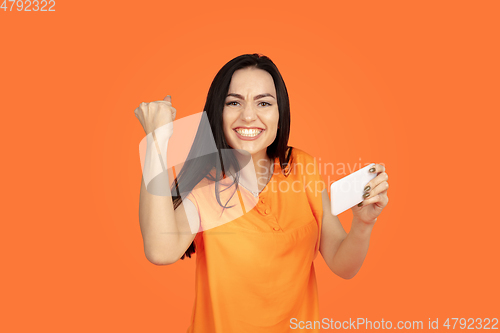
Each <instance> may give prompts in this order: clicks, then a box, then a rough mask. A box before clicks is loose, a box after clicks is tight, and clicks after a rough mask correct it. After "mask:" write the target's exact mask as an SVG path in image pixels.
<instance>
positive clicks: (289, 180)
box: [187, 148, 325, 333]
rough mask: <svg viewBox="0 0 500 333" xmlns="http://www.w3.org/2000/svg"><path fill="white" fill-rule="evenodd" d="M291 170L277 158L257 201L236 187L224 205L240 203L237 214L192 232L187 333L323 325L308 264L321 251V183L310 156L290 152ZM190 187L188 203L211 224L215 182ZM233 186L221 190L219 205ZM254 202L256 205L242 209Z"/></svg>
mask: <svg viewBox="0 0 500 333" xmlns="http://www.w3.org/2000/svg"><path fill="white" fill-rule="evenodd" d="M291 165H292V169H291V173H290V174H289V175H288V176H287V177H286V176H285V175H283V174H282V173H281V168H280V165H279V159H278V158H276V159H275V161H274V173H273V175H272V177H271V179H270V181H269V182H268V184H267V185H266V187H265V188H264V189H263V190H262V192H260V194H259V196H258V198H255V197H254V196H253V194H251V193H250V191H248V190H246V189H245V188H243V187H242V186H241V185H240V186H239V189H238V191H237V192H236V193H235V194H234V196H233V197H232V199H231V200H230V201H229V203H228V204H227V205H233V204H236V207H238V205H239V206H243V208H242V215H241V216H240V217H238V218H236V219H234V220H232V221H230V222H227V223H224V224H222V225H219V226H216V227H213V228H209V229H208V228H207V229H206V230H203V231H202V232H199V233H198V234H197V235H196V237H195V240H194V242H195V245H196V256H195V257H196V278H195V280H196V283H195V284H196V285H195V302H194V307H193V313H192V317H191V324H190V326H189V329H188V331H187V332H188V333H199V332H203V333H215V332H216V333H234V332H238V333H247V332H248V333H261V332H262V333H263V332H266V333H267V332H269V333H270V332H272V333H281V332H289V331H291V328H292V327H295V324H294V323H298V322H299V321H314V320H318V321H319V320H320V319H319V309H318V291H317V286H316V275H315V270H314V263H313V260H314V259H315V258H316V256H317V254H318V251H319V241H320V235H321V222H322V217H323V204H322V198H321V192H322V190H323V189H324V188H325V185H324V182H323V178H322V176H321V174H320V172H319V168H318V166H317V163H316V160H315V159H314V158H313V157H312V156H311V155H309V154H307V153H305V152H304V151H302V150H300V149H297V148H293V150H292V158H291ZM225 180H227V181H230V183H232V180H230V179H229V178H224V179H223V180H222V182H224V181H225ZM212 183H213V182H212ZM195 189H196V190H193V191H192V192H191V193H190V194H189V195H188V196H187V198H188V199H190V200H191V201H192V202H193V203H194V204H195V206H196V208H197V209H198V212H199V216H200V221H201V223H202V224H204V223H208V224H209V223H210V221H208V220H209V219H210V217H211V216H214V211H217V209H218V208H220V209H221V210H222V207H220V206H219V204H218V203H217V201H216V199H215V185H214V184H211V183H210V182H209V181H208V180H207V179H206V178H205V179H203V180H202V181H201V182H200V183H199V184H198V185H197V187H195ZM222 189H223V187H222V186H221V187H220V190H222ZM233 189H234V187H232V188H231V189H230V190H226V191H224V192H222V193H221V197H220V198H221V202H222V203H223V204H225V203H226V201H227V200H228V199H229V198H230V194H231V193H232V192H234V190H233ZM227 192H231V193H229V194H226V193H227ZM251 199H254V200H255V201H254V204H252V205H251V206H250V207H252V208H251V209H250V210H248V211H246V210H245V203H247V202H248V200H250V201H251ZM214 203H215V204H214ZM255 203H256V204H255ZM214 207H215V208H214ZM233 212H234V209H233ZM294 318H295V319H294ZM291 320H294V321H293V322H292V321H291ZM293 331H300V330H298V329H297V330H295V329H294V330H293ZM307 332H319V330H317V331H316V330H311V329H308V330H307Z"/></svg>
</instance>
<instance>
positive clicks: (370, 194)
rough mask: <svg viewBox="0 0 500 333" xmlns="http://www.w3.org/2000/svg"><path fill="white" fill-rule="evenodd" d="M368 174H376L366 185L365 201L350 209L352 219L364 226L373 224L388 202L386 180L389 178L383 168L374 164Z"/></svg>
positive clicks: (387, 184)
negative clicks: (364, 224) (362, 223)
mask: <svg viewBox="0 0 500 333" xmlns="http://www.w3.org/2000/svg"><path fill="white" fill-rule="evenodd" d="M370 172H374V173H375V172H376V173H377V176H376V177H375V178H373V179H372V180H370V181H369V182H368V184H366V186H365V194H364V196H366V197H365V199H364V200H363V201H362V202H360V203H359V204H358V205H356V206H354V207H352V208H351V210H352V213H353V218H354V219H357V220H359V221H361V222H364V223H366V224H373V223H375V221H376V220H377V217H378V216H379V215H380V213H381V212H382V209H384V207H385V206H387V203H388V202H389V198H388V197H387V189H388V188H389V183H388V182H387V180H388V179H389V176H388V175H387V173H386V172H385V167H384V166H383V165H380V164H375V166H374V167H373V168H370Z"/></svg>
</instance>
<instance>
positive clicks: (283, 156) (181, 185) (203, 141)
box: [171, 53, 293, 259]
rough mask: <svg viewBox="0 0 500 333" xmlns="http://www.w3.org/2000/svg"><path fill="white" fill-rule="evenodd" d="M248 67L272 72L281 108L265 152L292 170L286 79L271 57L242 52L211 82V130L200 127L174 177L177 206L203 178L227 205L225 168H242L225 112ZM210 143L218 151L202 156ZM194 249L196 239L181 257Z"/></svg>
mask: <svg viewBox="0 0 500 333" xmlns="http://www.w3.org/2000/svg"><path fill="white" fill-rule="evenodd" d="M247 67H253V68H257V69H262V70H265V71H267V72H268V73H269V74H271V76H272V78H273V80H274V86H275V88H276V94H277V96H276V97H277V102H278V110H279V126H278V133H277V135H276V139H275V140H274V142H273V143H272V144H271V145H269V146H268V147H267V150H266V153H267V156H268V157H269V158H271V160H272V161H274V159H275V158H276V157H278V159H279V163H280V167H281V170H282V173H283V174H284V175H285V176H287V175H288V173H289V172H290V169H289V168H288V170H287V167H288V166H289V165H290V164H291V161H290V157H291V156H292V149H293V147H289V146H288V138H289V135H290V100H289V98H288V92H287V89H286V85H285V81H283V78H282V77H281V74H280V72H279V70H278V68H277V67H276V65H275V64H274V63H273V62H272V61H271V59H269V58H268V57H266V56H264V55H262V54H258V53H254V54H243V55H240V56H238V57H236V58H234V59H232V60H231V61H229V62H228V63H227V64H225V65H224V66H223V67H222V68H221V69H220V70H219V72H218V73H217V75H216V76H215V78H214V80H213V81H212V84H211V85H210V89H209V91H208V95H207V101H206V103H205V107H204V108H203V110H204V111H205V112H206V116H207V117H208V121H209V124H210V127H211V133H209V132H210V131H207V130H206V127H202V126H200V128H199V129H198V132H197V133H196V136H195V139H194V141H193V145H192V147H191V150H190V152H189V154H188V157H187V158H186V162H185V163H184V165H183V167H182V168H181V171H180V172H179V174H178V175H177V177H176V178H175V180H174V183H173V185H172V188H171V193H172V200H173V204H174V209H176V208H177V207H179V205H180V204H181V203H182V197H181V195H179V194H180V193H182V196H184V197H185V196H186V195H187V194H188V193H189V192H190V191H191V190H192V189H193V188H194V187H195V186H196V185H197V184H198V183H199V182H200V181H201V180H202V179H203V178H207V179H210V180H213V181H216V183H215V195H216V197H217V202H218V203H219V205H220V206H221V207H224V208H228V207H227V206H225V205H223V204H222V203H221V201H220V196H219V193H220V191H219V182H218V180H221V179H222V178H223V175H225V172H224V169H226V170H229V169H230V168H231V167H232V168H234V170H240V166H239V164H238V160H237V159H236V156H234V152H232V151H231V147H230V146H229V145H228V143H227V141H226V138H225V136H224V130H223V122H222V111H223V109H224V103H225V100H226V96H227V93H228V91H229V85H230V83H231V78H232V76H233V73H234V72H235V71H236V70H238V69H243V68H247ZM207 142H215V144H216V146H217V150H218V152H217V153H214V154H208V155H202V154H201V153H200V152H203V151H207V149H208V148H209V147H207ZM200 155H201V157H200ZM222 161H224V163H223V162H222ZM224 164H225V165H224ZM214 168H215V170H216V175H215V178H214V177H213V176H212V175H211V174H210V173H211V171H212V170H213V169H214ZM287 171H288V173H287ZM238 178H239V173H237V175H236V177H235V180H234V183H236V188H237V186H238ZM226 203H227V202H226ZM195 251H196V248H195V243H194V241H193V242H192V243H191V245H190V246H189V248H188V249H187V250H186V252H185V253H184V254H183V255H182V257H181V259H184V258H185V256H187V257H188V258H191V254H193V253H195Z"/></svg>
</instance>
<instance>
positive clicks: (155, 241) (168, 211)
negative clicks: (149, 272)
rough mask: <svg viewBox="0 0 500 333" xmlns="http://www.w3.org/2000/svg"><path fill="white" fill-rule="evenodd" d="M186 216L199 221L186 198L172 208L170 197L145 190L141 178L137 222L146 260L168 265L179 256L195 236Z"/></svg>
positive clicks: (194, 209)
mask: <svg viewBox="0 0 500 333" xmlns="http://www.w3.org/2000/svg"><path fill="white" fill-rule="evenodd" d="M167 183H168V184H170V182H167ZM186 214H187V215H186ZM188 215H189V217H188ZM188 220H189V221H196V223H199V216H198V211H197V209H196V207H195V206H194V204H193V203H192V202H191V201H190V200H184V201H183V202H182V203H181V204H180V205H179V206H178V207H177V209H175V210H174V205H173V202H172V197H170V196H157V195H153V194H151V193H149V192H148V191H147V190H146V186H145V185H144V179H142V181H141V194H140V201H139V223H140V227H141V233H142V238H143V242H144V253H145V255H146V258H147V259H148V260H149V261H150V262H152V263H153V264H156V265H169V264H173V263H174V262H176V261H177V260H179V259H180V257H182V255H183V254H184V253H185V252H186V250H187V249H188V247H189V246H190V245H191V243H192V242H193V240H194V238H195V236H196V234H193V233H191V230H190V227H189V222H188Z"/></svg>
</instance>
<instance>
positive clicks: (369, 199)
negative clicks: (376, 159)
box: [319, 164, 389, 279]
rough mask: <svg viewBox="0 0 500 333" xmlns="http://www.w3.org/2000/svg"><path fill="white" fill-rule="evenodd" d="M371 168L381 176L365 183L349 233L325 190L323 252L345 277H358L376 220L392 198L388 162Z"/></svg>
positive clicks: (324, 256)
mask: <svg viewBox="0 0 500 333" xmlns="http://www.w3.org/2000/svg"><path fill="white" fill-rule="evenodd" d="M369 172H373V173H376V174H377V176H376V177H375V178H373V179H372V180H370V181H369V182H368V184H367V186H366V187H365V195H364V196H363V197H364V200H363V201H362V202H360V204H359V205H357V206H354V207H352V208H351V210H352V212H353V219H352V224H351V230H350V231H349V234H346V232H345V230H344V228H343V227H342V224H340V221H339V219H338V218H337V217H336V216H334V215H332V213H331V207H330V197H329V196H328V192H327V190H326V189H324V190H323V192H322V203H323V220H322V221H323V225H322V231H321V240H320V244H319V245H320V252H321V255H322V256H323V258H324V259H325V261H326V263H327V265H328V267H330V269H331V270H332V271H333V272H334V273H335V274H337V275H338V276H340V277H342V278H344V279H350V278H352V277H354V276H355V275H356V274H357V273H358V271H359V269H360V268H361V265H362V264H363V261H364V260H365V257H366V253H367V252H368V245H369V243H370V235H371V232H372V229H373V226H374V223H375V221H376V220H377V217H378V216H379V215H380V213H381V212H382V210H383V209H384V208H385V206H387V204H388V202H389V197H388V196H387V189H388V188H389V183H388V182H387V180H388V179H389V176H388V175H387V173H386V172H385V166H384V165H382V164H375V165H374V167H373V168H370V170H369Z"/></svg>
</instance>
